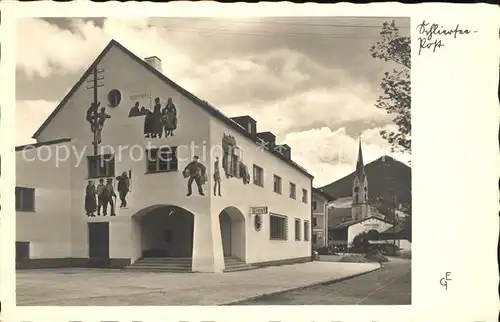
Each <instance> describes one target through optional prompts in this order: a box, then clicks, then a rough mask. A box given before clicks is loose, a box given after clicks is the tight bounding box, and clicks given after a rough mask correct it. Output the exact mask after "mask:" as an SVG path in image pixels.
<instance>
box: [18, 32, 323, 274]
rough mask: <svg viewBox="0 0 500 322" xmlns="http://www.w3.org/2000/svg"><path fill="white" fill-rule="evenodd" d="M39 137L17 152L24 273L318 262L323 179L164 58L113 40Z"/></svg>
mask: <svg viewBox="0 0 500 322" xmlns="http://www.w3.org/2000/svg"><path fill="white" fill-rule="evenodd" d="M94 80H95V81H94ZM89 81H90V82H89ZM96 101H98V102H100V105H99V106H98V104H95V105H94V103H95V102H96ZM89 106H90V107H89ZM101 108H102V109H103V110H101ZM33 138H34V139H36V141H37V143H36V144H34V145H29V146H23V147H17V148H16V210H17V211H16V223H17V225H16V257H17V262H18V267H40V266H44V267H54V266H89V265H99V266H107V267H110V266H111V267H127V266H129V265H130V264H131V263H135V262H137V261H138V260H139V259H142V258H145V257H176V258H190V260H189V269H190V270H192V271H199V272H221V271H223V270H224V269H225V267H227V263H228V262H227V260H225V259H228V258H230V259H237V260H238V261H241V262H244V263H247V264H255V265H268V264H271V263H272V264H282V263H293V262H301V261H310V260H311V255H312V253H311V250H312V247H311V218H312V214H311V190H312V179H313V177H312V176H311V175H310V174H309V173H308V172H307V171H306V170H305V169H303V168H301V167H300V166H299V165H297V164H296V163H294V162H293V161H292V160H291V158H290V147H289V146H287V145H278V144H277V143H276V139H275V136H274V135H273V134H272V133H271V132H260V133H258V132H257V124H256V122H255V120H253V119H252V118H251V117H250V116H242V117H235V118H228V117H226V116H224V115H223V114H222V113H221V112H220V111H219V110H217V109H216V108H214V107H213V106H212V105H210V104H209V103H207V102H206V101H203V100H200V99H199V98H197V97H196V96H194V95H193V94H191V93H189V92H188V91H186V90H185V89H183V88H182V87H180V86H179V85H177V84H176V83H174V82H173V81H172V80H170V79H169V78H167V77H166V76H165V75H164V74H163V73H162V72H161V61H160V60H159V59H158V58H157V57H150V58H147V59H146V60H142V59H140V58H138V57H137V56H136V55H134V54H133V53H131V52H130V51H129V50H127V49H126V48H124V47H123V46H122V45H120V44H119V43H117V42H116V41H114V40H113V41H111V42H110V43H109V44H108V45H107V47H106V48H105V49H104V50H103V52H102V53H101V54H100V55H99V56H98V57H97V59H96V60H95V61H94V63H93V64H92V65H91V67H90V68H89V69H88V70H87V71H86V72H85V73H84V75H83V76H82V78H81V79H80V80H79V81H78V82H77V83H76V84H75V86H74V87H73V88H72V89H71V90H70V92H69V93H68V94H67V95H66V97H64V99H63V100H62V101H61V103H60V104H59V106H57V108H56V109H55V110H54V112H53V113H52V114H51V115H50V116H49V117H48V119H47V120H46V121H45V122H44V123H43V124H42V126H41V127H40V128H39V129H38V131H37V132H36V133H35V134H34V136H33ZM94 142H97V143H95V144H94ZM96 152H97V153H96ZM49 153H51V154H52V158H50V157H49V156H50V155H49ZM195 155H196V156H199V160H198V163H191V162H192V161H193V159H194V156H195ZM56 156H58V157H56ZM141 156H142V157H141ZM200 164H201V165H200ZM186 169H187V170H186ZM101 179H102V180H103V182H104V184H105V183H106V182H108V180H109V182H110V184H109V185H108V186H107V188H104V189H102V187H101V186H98V184H99V181H100V180H101ZM89 181H92V183H91V184H88V182H89ZM117 181H119V183H118V184H117ZM188 183H192V184H191V186H192V188H193V191H192V195H189V194H187V184H188ZM198 183H199V186H200V187H201V188H202V189H203V191H198ZM110 187H112V188H113V189H114V191H115V193H116V195H117V197H112V196H111V197H110V196H109V195H107V193H106V191H107V192H110ZM102 191H104V193H101V194H98V196H100V198H97V199H96V196H97V195H96V193H100V192H102ZM199 192H203V193H204V195H202V194H199ZM122 197H123V199H124V200H123V203H122V201H121V199H122ZM125 201H126V205H125ZM101 202H102V203H103V207H102V211H101V216H98V210H97V209H96V208H101V207H98V205H97V204H98V203H101ZM110 203H114V208H116V209H115V214H116V215H115V216H112V215H113V214H112V212H113V210H112V207H111V206H110ZM118 203H120V206H123V207H119V205H118ZM104 206H105V207H106V209H109V210H108V212H107V216H103V215H102V214H104ZM108 206H110V207H108Z"/></svg>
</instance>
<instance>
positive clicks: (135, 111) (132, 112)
mask: <svg viewBox="0 0 500 322" xmlns="http://www.w3.org/2000/svg"><path fill="white" fill-rule="evenodd" d="M140 115H141V111H140V110H139V102H135V105H134V106H133V107H132V108H131V109H130V112H129V113H128V117H135V116H140Z"/></svg>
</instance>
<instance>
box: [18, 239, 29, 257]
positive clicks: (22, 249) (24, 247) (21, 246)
mask: <svg viewBox="0 0 500 322" xmlns="http://www.w3.org/2000/svg"><path fill="white" fill-rule="evenodd" d="M29 258H30V243H29V242H25V241H16V260H21V259H29Z"/></svg>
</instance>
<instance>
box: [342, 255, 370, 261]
mask: <svg viewBox="0 0 500 322" xmlns="http://www.w3.org/2000/svg"><path fill="white" fill-rule="evenodd" d="M339 262H343V263H369V262H370V261H369V260H368V259H366V258H365V257H364V256H363V255H360V254H349V255H345V256H343V257H342V258H341V259H340V260H339Z"/></svg>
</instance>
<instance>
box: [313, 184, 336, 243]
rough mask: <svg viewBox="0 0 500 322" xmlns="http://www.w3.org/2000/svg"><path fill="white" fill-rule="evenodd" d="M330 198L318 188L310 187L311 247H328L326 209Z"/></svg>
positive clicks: (328, 206) (328, 207) (327, 209)
mask: <svg viewBox="0 0 500 322" xmlns="http://www.w3.org/2000/svg"><path fill="white" fill-rule="evenodd" d="M331 201H332V198H331V197H330V196H328V195H327V194H326V193H324V192H323V191H321V190H320V189H317V188H313V189H312V203H311V205H312V216H313V217H312V223H313V225H312V232H313V239H312V242H313V248H314V249H319V248H321V247H328V240H329V237H328V211H329V209H330V202H331Z"/></svg>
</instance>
